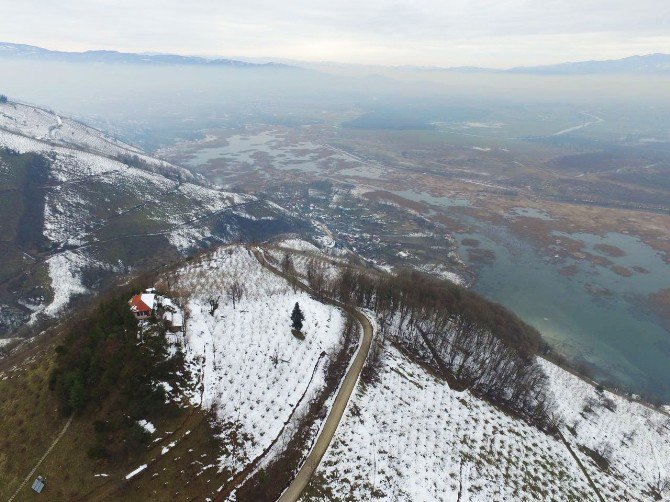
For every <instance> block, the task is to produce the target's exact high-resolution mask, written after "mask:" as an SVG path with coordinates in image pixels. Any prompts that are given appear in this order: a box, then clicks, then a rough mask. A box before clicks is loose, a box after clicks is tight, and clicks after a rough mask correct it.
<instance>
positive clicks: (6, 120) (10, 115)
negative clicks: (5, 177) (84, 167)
mask: <svg viewBox="0 0 670 502" xmlns="http://www.w3.org/2000/svg"><path fill="white" fill-rule="evenodd" d="M0 130H4V131H6V132H11V133H13V134H18V135H21V136H25V137H27V138H32V139H36V140H38V141H42V142H46V143H48V144H49V145H59V146H66V147H69V148H74V149H77V150H85V151H89V152H92V153H96V154H98V155H102V156H106V157H112V158H119V157H132V156H136V157H137V158H139V159H140V160H141V161H143V162H145V163H146V164H147V166H148V167H149V168H153V169H160V170H162V172H164V173H170V174H172V175H174V176H179V177H184V179H189V180H193V179H194V176H193V174H191V173H190V172H189V171H188V170H186V169H183V168H180V167H177V166H174V165H172V164H170V163H169V162H166V161H164V160H160V159H156V158H154V157H151V156H149V155H146V154H145V153H144V152H143V151H142V150H140V149H139V148H137V147H134V146H132V145H129V144H127V143H124V142H122V141H119V140H118V139H116V138H113V137H111V136H109V135H107V134H105V133H104V132H102V131H99V130H97V129H94V128H92V127H89V126H86V125H84V124H82V123H80V122H77V121H75V120H72V119H70V118H67V117H61V116H60V115H58V114H56V113H55V112H51V111H48V110H45V109H43V108H39V107H35V106H30V105H26V104H22V103H14V102H7V103H0ZM5 141H6V140H5ZM33 148H35V147H34V145H33V147H32V148H31V151H36V150H34V149H33Z"/></svg>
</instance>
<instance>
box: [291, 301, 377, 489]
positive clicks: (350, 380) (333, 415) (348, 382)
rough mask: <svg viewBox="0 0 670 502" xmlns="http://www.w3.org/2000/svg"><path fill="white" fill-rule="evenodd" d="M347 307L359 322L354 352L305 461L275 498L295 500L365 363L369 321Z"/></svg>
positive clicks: (311, 472) (329, 440)
mask: <svg viewBox="0 0 670 502" xmlns="http://www.w3.org/2000/svg"><path fill="white" fill-rule="evenodd" d="M347 310H349V311H350V312H351V314H352V315H353V316H354V317H356V320H357V321H358V322H360V323H361V325H362V326H363V340H362V342H361V346H360V347H359V349H358V353H357V354H356V357H355V358H354V362H353V363H352V364H351V366H350V367H349V371H347V374H346V376H345V377H344V380H342V385H341V386H340V390H339V391H338V392H337V397H335V402H334V403H333V407H332V408H331V410H330V414H329V415H328V418H327V419H326V423H325V425H324V426H323V429H322V430H321V433H320V434H319V437H318V439H317V440H316V443H314V447H313V448H312V451H311V452H309V455H308V456H307V459H306V460H305V463H304V464H303V465H302V467H301V468H300V470H299V471H298V474H297V475H296V477H295V478H294V479H293V481H292V482H291V484H290V485H289V487H288V488H287V489H286V490H285V491H284V493H282V495H281V497H279V501H278V502H293V501H296V500H298V498H299V497H300V494H301V493H302V491H303V490H304V489H305V488H306V487H307V485H308V484H309V481H310V480H311V479H312V475H313V474H314V471H316V468H317V467H318V466H319V462H321V459H322V458H323V455H324V454H325V453H326V450H327V449H328V446H330V442H331V441H332V439H333V436H334V435H335V431H336V430H337V426H338V425H339V424H340V420H341V419H342V415H343V414H344V410H345V409H346V407H347V403H348V402H349V398H350V397H351V393H352V392H353V390H354V387H356V382H357V381H358V377H359V376H360V374H361V371H362V370H363V365H364V364H365V359H366V358H367V356H368V351H369V350H370V344H371V343H372V335H373V329H372V323H370V321H369V320H368V318H367V317H366V316H365V315H364V314H362V313H361V312H359V311H358V310H355V309H351V308H348V309H347Z"/></svg>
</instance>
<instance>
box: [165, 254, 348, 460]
mask: <svg viewBox="0 0 670 502" xmlns="http://www.w3.org/2000/svg"><path fill="white" fill-rule="evenodd" d="M171 281H172V283H173V289H175V291H177V292H178V294H179V295H180V296H181V301H182V302H183V304H184V305H185V306H186V335H185V342H184V352H185V355H186V358H187V361H188V364H189V366H190V370H191V372H192V376H193V379H194V383H195V384H196V388H197V391H196V392H194V394H193V395H192V396H191V399H192V401H193V402H194V403H196V404H197V403H200V401H201V400H202V405H203V406H204V407H206V408H211V409H213V411H214V412H215V414H216V417H217V420H218V421H219V423H220V424H221V425H222V426H223V436H222V437H223V440H224V450H225V453H224V454H223V455H222V457H221V458H220V467H221V468H227V469H229V470H231V471H233V472H236V471H238V470H240V469H241V468H243V467H244V465H246V464H247V463H249V462H250V461H251V460H253V459H255V458H256V457H258V456H260V455H261V453H262V452H263V451H264V450H265V449H266V448H268V447H269V446H270V445H271V444H272V443H273V441H274V440H275V438H277V437H278V436H280V435H281V433H282V430H283V428H284V424H285V423H286V422H289V421H290V422H291V425H293V424H294V423H295V420H296V418H298V416H297V415H299V411H298V413H297V414H296V413H294V409H295V408H296V406H297V405H298V403H299V402H301V404H302V402H307V401H309V397H310V396H312V395H313V394H314V393H315V392H316V391H317V390H318V389H319V388H320V387H321V386H322V385H323V382H324V373H323V369H324V365H325V362H326V358H327V357H328V356H329V355H331V354H334V353H335V352H336V351H337V349H338V348H339V347H340V346H341V338H342V332H343V329H344V317H343V314H342V312H341V311H340V310H338V309H337V308H335V307H331V306H328V305H325V304H322V303H320V302H318V301H316V300H314V299H312V298H310V296H309V295H307V294H305V293H302V292H300V291H297V292H294V291H293V289H292V288H291V286H290V285H289V284H288V283H287V282H286V281H285V280H283V279H282V278H280V277H278V276H276V275H274V274H273V273H271V272H269V271H268V270H266V269H265V268H263V267H262V266H261V265H260V263H259V262H258V260H257V259H256V257H255V256H254V255H253V254H252V253H251V252H250V251H249V250H247V249H246V248H244V247H239V246H233V247H224V248H220V249H219V250H217V251H216V252H214V253H213V254H212V255H208V256H207V257H206V258H203V259H202V261H199V262H197V263H191V264H189V265H187V266H185V267H183V268H181V269H180V270H179V271H178V272H177V273H176V276H175V277H174V278H172V279H171ZM236 281H237V282H238V283H239V284H240V285H242V287H243V290H244V292H243V294H242V297H241V299H239V301H237V302H236V305H235V307H233V304H232V300H231V298H230V297H229V296H228V295H227V290H228V289H229V286H230V285H231V284H233V283H234V282H236ZM216 299H219V306H218V308H217V309H216V310H215V311H214V314H213V315H212V314H211V313H210V311H211V305H210V300H216ZM296 302H298V303H299V304H300V308H301V310H302V311H303V313H304V315H305V324H304V328H303V332H304V334H305V339H304V340H300V339H298V338H297V337H295V336H294V335H293V334H292V332H291V323H290V314H291V311H292V309H293V306H294V305H295V303H296ZM303 395H305V397H304V398H303V399H302V401H301V398H302V397H303ZM289 419H290V420H289ZM291 425H289V427H290V426H291Z"/></svg>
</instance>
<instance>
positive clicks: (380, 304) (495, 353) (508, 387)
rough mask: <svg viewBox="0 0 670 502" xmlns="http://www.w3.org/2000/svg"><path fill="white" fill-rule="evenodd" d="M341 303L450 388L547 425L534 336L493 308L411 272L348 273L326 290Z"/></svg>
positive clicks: (546, 404) (460, 290)
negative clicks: (367, 316)
mask: <svg viewBox="0 0 670 502" xmlns="http://www.w3.org/2000/svg"><path fill="white" fill-rule="evenodd" d="M331 291H332V294H333V295H334V296H336V297H337V298H338V299H339V300H341V301H343V302H345V303H352V304H356V305H358V306H360V307H365V308H370V309H373V310H374V311H375V313H376V314H377V317H378V320H379V326H380V329H379V336H381V337H385V336H389V337H391V338H392V339H393V340H394V341H395V342H397V343H399V344H401V345H402V346H403V347H404V348H405V349H407V350H409V351H410V352H411V353H412V354H414V355H415V357H417V358H419V359H422V360H424V361H425V362H426V363H428V364H431V365H433V366H434V367H435V368H436V370H438V371H439V372H440V373H442V374H443V376H444V377H445V378H446V379H447V381H448V382H449V384H450V385H451V386H452V387H453V388H456V389H459V390H465V389H470V390H471V391H472V392H474V393H476V394H478V395H480V396H481V397H485V398H487V399H488V400H489V401H492V402H495V403H497V404H498V405H500V406H501V407H503V408H505V409H507V410H508V411H511V412H514V413H518V414H522V415H523V416H525V417H527V418H529V419H532V420H535V421H537V422H540V423H542V424H547V423H548V421H549V417H550V414H551V409H550V408H551V405H550V403H549V402H548V400H547V397H546V392H545V386H546V376H545V375H544V372H543V371H542V369H541V368H540V366H539V365H538V364H536V362H535V359H534V355H535V354H536V353H537V351H538V350H539V348H540V346H541V339H540V337H539V334H538V333H537V332H536V331H535V330H533V329H532V328H530V327H529V326H527V325H525V324H524V323H523V322H521V321H520V320H519V319H518V318H516V317H515V316H514V315H513V314H511V313H510V312H508V311H506V310H505V309H504V308H502V307H501V306H499V305H496V304H493V303H490V302H488V301H486V300H484V299H482V298H481V297H479V296H478V295H476V294H474V293H472V292H470V291H467V290H465V289H464V288H461V287H458V286H455V285H452V284H451V283H447V282H444V281H439V280H437V279H433V278H430V277H427V276H425V275H423V274H419V273H417V272H401V273H400V274H398V275H397V276H391V275H385V274H375V273H368V272H366V271H364V270H361V269H358V268H354V267H346V268H345V269H344V270H343V271H342V272H341V273H340V275H339V277H338V279H337V280H336V281H335V282H334V283H333V284H331Z"/></svg>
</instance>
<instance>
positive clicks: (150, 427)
mask: <svg viewBox="0 0 670 502" xmlns="http://www.w3.org/2000/svg"><path fill="white" fill-rule="evenodd" d="M137 424H138V425H139V426H140V427H142V429H144V430H145V431H147V432H148V433H149V434H153V433H154V432H156V427H155V426H154V424H152V423H151V422H149V421H148V420H144V419H143V420H138V421H137Z"/></svg>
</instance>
